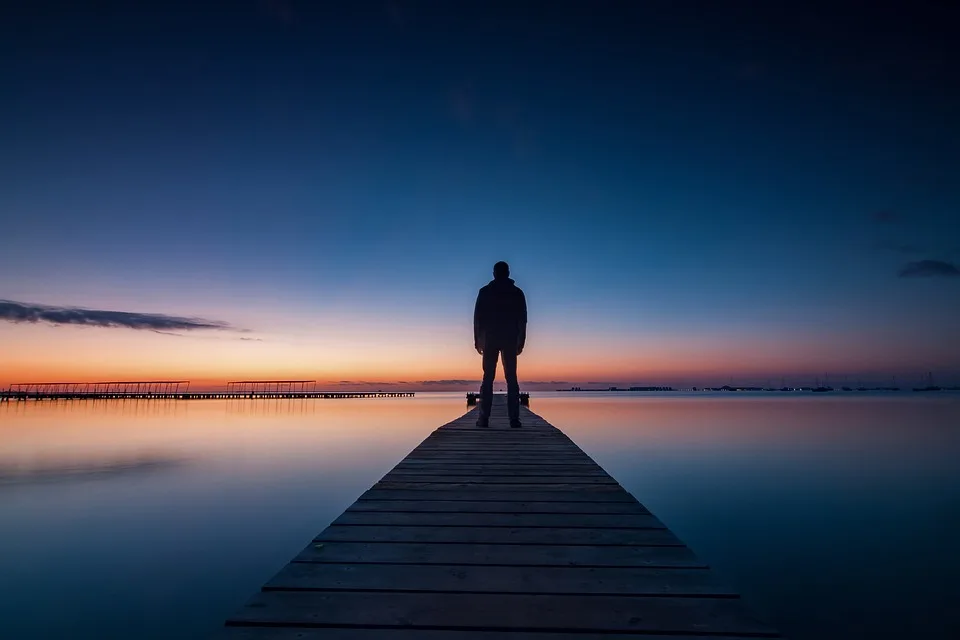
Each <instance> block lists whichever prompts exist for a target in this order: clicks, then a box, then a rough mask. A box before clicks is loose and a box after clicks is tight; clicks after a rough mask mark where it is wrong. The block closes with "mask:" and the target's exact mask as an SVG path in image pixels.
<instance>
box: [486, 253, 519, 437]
mask: <svg viewBox="0 0 960 640" xmlns="http://www.w3.org/2000/svg"><path fill="white" fill-rule="evenodd" d="M526 340H527V299H526V298H525V297H524V295H523V291H522V290H521V289H520V288H519V287H517V286H516V285H515V284H513V280H511V279H510V266H509V265H507V263H506V262H498V263H497V264H495V265H493V280H492V281H491V282H490V283H489V284H488V285H486V286H485V287H483V288H482V289H480V293H478V294H477V306H476V307H475V308H474V311H473V345H474V347H476V349H477V352H478V353H479V354H480V355H482V356H483V383H482V384H481V385H480V417H479V419H477V426H478V427H486V426H488V425H489V421H490V406H491V405H492V404H493V379H494V378H495V377H496V375H497V356H500V357H501V358H502V359H503V377H504V378H506V379H507V412H508V414H509V416H510V426H511V427H519V426H520V383H518V382H517V356H518V355H520V353H522V352H523V345H524V343H525V342H526Z"/></svg>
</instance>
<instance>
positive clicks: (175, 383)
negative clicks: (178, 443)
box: [0, 380, 414, 402]
mask: <svg viewBox="0 0 960 640" xmlns="http://www.w3.org/2000/svg"><path fill="white" fill-rule="evenodd" d="M413 396H414V393H413V392H412V391H324V390H323V389H318V388H317V381H316V380H239V381H235V382H228V383H227V389H226V391H191V390H190V381H189V380H147V381H114V382H22V383H17V384H12V385H10V387H9V388H8V389H7V390H6V391H0V401H4V402H6V401H10V400H125V399H139V400H217V399H228V400H229V399H238V400H239V399H244V398H246V399H254V398H277V399H280V398H283V399H297V398H412V397H413Z"/></svg>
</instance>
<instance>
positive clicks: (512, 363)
mask: <svg viewBox="0 0 960 640" xmlns="http://www.w3.org/2000/svg"><path fill="white" fill-rule="evenodd" d="M501 354H502V356H503V377H504V378H506V379H507V413H508V415H509V416H510V426H512V427H519V426H520V383H519V382H518V381H517V348H516V347H506V348H504V349H503V350H502V351H501Z"/></svg>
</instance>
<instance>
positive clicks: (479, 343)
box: [473, 290, 483, 355]
mask: <svg viewBox="0 0 960 640" xmlns="http://www.w3.org/2000/svg"><path fill="white" fill-rule="evenodd" d="M482 297H483V290H481V291H480V292H479V293H477V303H476V304H475V305H473V348H474V349H476V350H477V353H479V354H480V355H483V329H482V327H481V326H480V315H481V310H480V308H481V301H480V299H481V298H482Z"/></svg>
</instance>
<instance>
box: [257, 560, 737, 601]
mask: <svg viewBox="0 0 960 640" xmlns="http://www.w3.org/2000/svg"><path fill="white" fill-rule="evenodd" d="M264 589H268V590H269V589H280V590H291V589H312V590H333V591H336V590H368V591H384V590H389V591H439V592H448V593H457V592H460V593H463V592H470V593H530V594H532V593H566V594H574V593H581V594H590V595H618V594H619V595H634V596H653V595H712V596H716V597H720V596H728V597H735V596H736V595H737V594H736V592H735V591H733V590H732V589H730V588H729V586H725V585H722V584H721V583H720V582H719V581H718V580H717V579H716V577H715V576H714V575H713V573H712V572H711V571H707V570H704V569H645V568H638V567H629V568H615V569H614V568H606V569H595V568H583V567H478V566H458V565H455V566H448V565H425V566H422V567H417V569H416V570H415V571H411V570H410V567H407V566H403V565H383V564H368V565H356V564H315V563H306V562H292V563H290V564H288V565H287V566H286V567H284V568H283V569H281V570H280V572H279V573H278V574H277V575H275V576H274V577H273V578H272V579H271V580H270V581H269V582H267V583H266V585H264Z"/></svg>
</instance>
